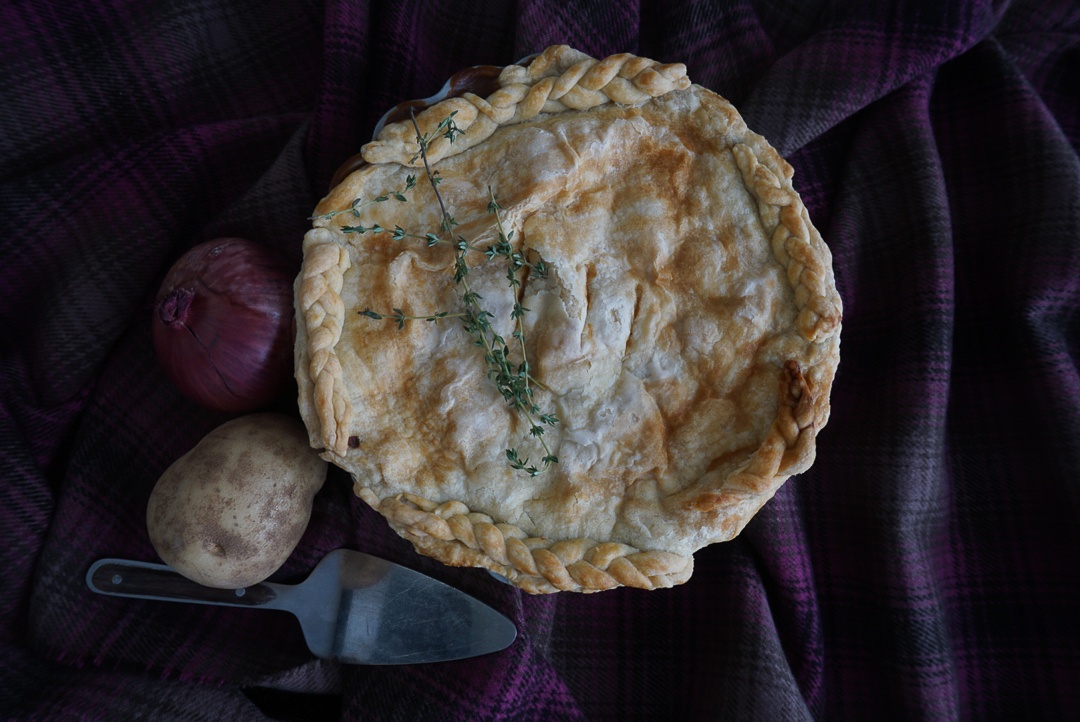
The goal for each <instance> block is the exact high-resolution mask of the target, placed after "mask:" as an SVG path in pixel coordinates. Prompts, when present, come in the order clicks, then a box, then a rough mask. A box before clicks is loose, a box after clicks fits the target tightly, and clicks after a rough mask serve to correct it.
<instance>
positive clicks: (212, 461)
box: [146, 413, 327, 589]
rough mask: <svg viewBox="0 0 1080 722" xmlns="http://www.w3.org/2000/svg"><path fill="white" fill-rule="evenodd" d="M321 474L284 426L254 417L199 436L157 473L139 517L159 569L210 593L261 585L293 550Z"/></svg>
mask: <svg viewBox="0 0 1080 722" xmlns="http://www.w3.org/2000/svg"><path fill="white" fill-rule="evenodd" d="M326 469H327V464H326V462H325V461H323V460H322V459H321V458H319V456H318V454H316V452H315V451H314V450H313V449H312V448H311V447H310V445H309V444H308V435H307V430H306V429H305V428H304V426H303V425H302V424H301V423H300V422H299V421H297V420H296V419H293V418H292V417H289V416H286V415H284V414H278V413H258V414H250V415H248V416H242V417H240V418H237V419H233V420H232V421H229V422H227V423H225V424H222V425H221V426H219V427H218V428H216V429H214V430H213V431H211V432H210V433H209V434H207V435H206V436H205V437H204V438H203V439H202V441H200V442H199V443H198V444H197V445H196V446H195V448H193V449H192V450H191V451H189V452H188V453H186V454H185V455H184V456H182V457H180V458H179V459H177V460H176V462H175V463H173V465H172V466H170V467H169V468H168V469H166V470H165V473H164V474H162V476H161V478H160V479H159V480H158V482H157V484H155V486H154V490H153V491H152V492H151V494H150V501H149V504H148V505H147V510H146V526H147V529H148V531H149V532H150V542H151V543H152V544H153V545H154V549H155V550H157V553H158V554H159V555H160V556H161V559H162V561H164V562H165V563H166V564H168V565H169V566H171V567H172V568H173V569H175V570H176V571H178V572H180V573H181V574H183V575H184V576H186V577H188V578H189V579H192V580H193V581H196V582H199V583H200V584H204V585H206V586H209V587H221V588H226V589H238V588H240V587H247V586H250V585H252V584H255V583H257V582H260V581H262V580H264V579H266V578H267V577H268V576H270V575H271V574H273V573H274V572H275V571H276V570H277V569H278V568H280V567H281V565H282V564H284V563H285V560H286V559H288V558H289V555H290V554H291V553H292V551H293V549H295V548H296V545H297V543H298V542H299V541H300V537H301V536H303V534H304V530H305V529H306V528H307V525H308V521H309V520H310V519H311V504H312V500H313V499H314V497H315V493H316V492H318V491H319V489H320V488H321V487H322V485H323V483H324V482H325V480H326Z"/></svg>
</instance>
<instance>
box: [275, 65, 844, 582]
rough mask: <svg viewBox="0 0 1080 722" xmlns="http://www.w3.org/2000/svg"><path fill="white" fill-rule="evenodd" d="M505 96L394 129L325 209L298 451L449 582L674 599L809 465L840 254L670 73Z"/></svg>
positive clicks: (308, 303) (830, 370) (556, 81)
mask: <svg viewBox="0 0 1080 722" xmlns="http://www.w3.org/2000/svg"><path fill="white" fill-rule="evenodd" d="M495 85H496V86H497V87H496V89H495V90H493V91H492V92H491V93H489V94H486V97H480V95H477V94H475V93H465V94H464V95H462V96H460V97H453V98H447V99H444V100H442V101H440V102H437V103H435V104H433V105H430V106H429V107H427V108H426V109H422V110H420V111H419V112H416V111H414V113H413V116H412V117H405V118H403V119H400V120H397V121H395V122H390V123H387V124H386V125H385V126H384V127H383V128H382V129H381V131H380V132H379V135H378V137H377V138H376V139H375V140H373V141H372V142H370V143H368V144H367V145H365V146H364V147H363V149H362V156H363V159H364V161H366V163H365V164H364V165H362V166H361V167H359V168H358V169H357V170H355V171H353V172H352V173H350V174H349V175H348V176H347V177H345V178H344V180H343V181H342V182H341V183H339V184H338V185H337V186H336V187H335V188H333V189H332V191H331V192H330V193H329V195H328V196H327V197H326V198H325V199H323V200H322V202H321V203H320V204H319V206H318V208H317V209H316V210H315V214H314V218H315V220H314V224H313V228H312V229H311V230H310V231H309V232H308V233H307V235H306V236H305V239H304V265H303V270H302V272H301V274H300V276H299V277H298V279H297V286H296V293H297V314H298V323H297V346H296V375H297V380H298V382H299V389H300V407H301V412H302V414H303V417H304V420H305V422H306V424H307V427H308V429H309V431H310V436H311V443H312V445H313V446H315V447H316V448H319V449H321V450H322V454H323V456H324V457H325V458H326V459H327V460H328V461H330V462H332V463H334V464H337V465H338V466H341V467H342V468H344V469H346V470H348V471H349V472H350V474H351V475H352V477H353V478H354V480H355V491H356V493H357V494H358V495H359V496H360V497H361V498H362V499H363V500H364V501H366V502H367V503H368V504H370V505H371V506H372V507H373V508H375V509H377V510H378V511H379V512H381V513H382V514H383V515H384V516H385V517H386V519H387V520H388V521H389V524H390V525H391V526H392V527H393V528H394V529H395V530H396V531H397V532H398V533H399V534H401V535H402V536H403V537H405V538H406V539H408V540H410V541H411V542H412V543H413V544H414V545H415V547H416V549H418V550H419V551H420V552H422V553H424V554H427V555H430V556H432V557H435V558H436V559H439V560H441V561H443V562H445V563H447V564H451V565H459V566H461V565H469V566H478V567H485V568H487V569H489V570H492V571H494V572H497V573H498V574H501V575H503V576H504V577H506V579H507V580H509V581H510V582H511V583H512V584H515V585H517V586H519V587H521V588H523V589H525V590H527V591H529V592H533V593H545V592H554V591H559V590H573V591H597V590H602V589H609V588H613V587H617V586H622V585H626V586H632V587H639V588H645V589H652V588H656V587H669V586H672V585H675V584H679V583H682V582H684V581H686V580H687V579H688V578H689V576H690V574H691V572H692V570H693V553H694V552H695V551H696V550H698V549H700V548H701V547H703V546H705V545H708V544H712V543H714V542H720V541H725V540H729V539H731V538H732V537H734V536H736V535H737V534H738V533H739V532H740V531H741V530H742V528H743V526H744V525H745V524H746V523H747V522H748V521H749V519H750V518H751V517H752V516H753V515H754V514H755V513H756V512H757V511H758V509H760V508H761V506H762V505H763V504H764V503H765V502H766V501H767V500H768V499H769V498H771V497H772V495H773V494H774V493H775V491H776V490H777V488H778V487H779V486H780V485H781V484H782V483H783V482H784V481H785V480H786V479H787V478H788V477H790V476H791V475H792V474H797V473H800V472H802V471H804V470H806V469H807V468H808V467H809V466H810V464H811V463H812V461H813V459H814V452H815V439H816V436H817V434H818V432H819V431H821V429H822V427H824V425H825V423H826V421H827V420H828V417H829V392H830V388H831V385H832V381H833V377H834V374H835V371H836V367H837V363H838V362H839V344H840V321H841V303H840V298H839V296H838V294H837V291H836V287H835V282H834V279H833V273H832V261H831V256H830V253H829V250H828V248H827V247H826V246H825V244H824V243H823V242H822V240H821V237H820V236H819V234H818V232H817V231H816V230H815V229H814V227H813V225H811V223H810V219H809V217H808V215H807V212H806V209H805V207H804V206H803V204H802V202H801V200H800V198H799V195H798V194H797V193H796V192H795V190H794V189H793V187H792V182H791V179H792V169H791V167H790V166H789V165H788V164H787V163H786V162H785V161H784V160H782V159H781V158H780V157H779V155H778V154H777V153H776V152H775V151H774V150H773V148H772V147H770V146H769V145H768V143H766V141H765V140H764V139H763V138H762V137H760V136H759V135H756V134H755V133H753V132H751V131H750V130H748V129H747V127H746V125H745V123H744V122H743V120H742V118H741V117H740V116H739V114H738V112H737V111H736V110H735V108H734V107H732V106H731V104H730V103H728V102H727V101H726V100H724V99H723V98H722V97H720V96H718V95H716V94H715V93H713V92H710V91H709V90H706V89H705V88H702V87H700V86H697V85H693V84H691V83H690V81H689V80H688V79H687V77H686V68H685V66H683V65H681V64H660V63H657V62H655V61H653V60H649V59H646V58H640V57H635V56H633V55H628V54H622V55H615V56H612V57H608V58H605V59H603V60H599V61H598V60H595V59H593V58H591V57H589V56H587V55H585V54H583V53H580V52H578V51H576V50H573V49H571V48H568V47H566V46H557V47H551V48H548V49H547V50H545V51H544V52H543V53H541V54H539V55H538V56H536V57H535V58H533V59H532V60H531V62H529V63H528V64H524V63H523V64H520V65H511V66H508V67H506V68H504V69H502V71H501V72H500V73H498V75H497V83H496V84H495ZM413 118H415V123H414V120H413ZM448 119H449V120H448ZM448 131H449V132H448ZM459 131H460V132H459ZM421 138H424V145H423V148H422V147H421V144H420V142H419V141H420V139H421ZM422 151H423V152H422ZM425 161H426V162H427V164H428V167H427V168H425ZM432 178H433V179H434V180H435V181H436V183H437V186H436V185H435V184H433V183H432V182H431V179H432ZM436 189H437V193H436ZM493 199H496V201H497V207H494V206H490V205H489V204H491V202H492V200H493ZM444 209H445V210H444ZM448 216H449V217H452V219H453V222H452V223H450V222H447V220H446V219H447V217H448ZM446 228H449V232H447V230H446ZM500 234H501V237H500ZM463 249H464V250H463ZM491 249H502V251H505V252H506V253H504V254H500V253H499V252H495V251H493V250H491ZM508 249H509V250H508ZM484 251H488V252H487V253H485V252H484ZM508 253H514V254H518V255H515V256H513V257H514V258H517V259H519V266H520V267H519V268H516V269H515V268H514V267H511V266H508V260H509V259H508V258H507V255H506V254H508ZM462 262H463V263H464V264H465V266H466V267H467V275H466V276H465V277H464V283H463V282H462V280H463V279H461V278H458V279H457V280H455V271H456V270H460V265H461V263H462ZM510 275H513V276H514V277H515V278H517V279H518V285H516V286H511V283H510ZM467 293H474V294H478V296H479V299H480V300H478V301H477V299H476V297H473V301H474V302H475V303H476V304H478V306H476V307H479V306H482V308H483V310H484V312H486V313H490V314H491V315H490V316H488V317H487V318H489V319H490V321H489V322H490V326H491V329H492V332H494V333H497V334H498V335H499V336H500V337H501V339H502V340H503V341H505V347H506V354H507V359H508V364H509V365H508V367H509V368H511V370H513V371H517V372H519V374H518V383H519V384H520V383H521V381H522V380H524V382H525V383H527V385H528V388H529V391H528V392H527V393H528V394H531V395H529V396H528V398H529V399H530V400H531V401H532V402H533V403H534V404H535V408H533V409H532V412H533V413H532V414H529V413H525V412H523V411H522V410H521V409H520V408H516V407H515V406H514V405H513V404H512V403H511V402H512V401H513V398H514V397H513V395H507V394H504V393H503V391H502V390H500V386H499V384H498V383H497V378H496V377H497V373H496V372H493V371H491V369H492V368H493V367H492V366H491V365H490V363H489V361H490V359H485V356H486V354H487V353H488V351H486V350H485V348H483V346H482V345H478V343H480V344H482V343H483V340H482V339H481V338H480V336H478V335H477V334H478V332H477V331H476V328H475V323H473V325H472V326H471V327H470V328H466V326H467V325H468V324H469V322H470V317H468V316H466V317H464V318H463V317H462V316H461V314H465V313H466V312H467V311H468V308H469V305H468V303H466V300H467V299H466V298H465V294H467ZM515 310H517V311H519V313H515ZM440 314H445V316H442V315H440ZM522 314H523V315H522ZM516 316H520V318H516ZM476 317H477V314H476V313H475V312H474V314H473V316H472V317H471V320H473V321H475V318H476ZM426 319H427V320H426ZM519 321H520V326H519V325H518V324H519ZM517 332H520V338H521V339H524V344H523V345H524V347H525V358H527V359H528V369H527V374H525V376H524V377H523V376H522V375H521V374H520V368H521V366H520V364H521V361H522V356H521V354H520V346H521V345H522V344H520V343H519V336H518V335H516V333H517ZM484 338H490V337H489V336H485V337H484ZM495 350H496V351H498V350H499V348H498V344H497V343H496V349H495ZM517 388H518V391H520V389H521V386H520V385H519V386H518V387H517ZM508 398H509V399H510V402H508V400H507V399H508ZM541 417H544V419H546V420H545V421H544V422H541V421H540V420H539V419H540V418H541ZM534 427H539V428H541V429H543V431H544V433H543V435H542V436H535V435H533V433H532V430H533V428H534ZM545 445H546V446H545ZM508 449H512V450H514V451H516V453H517V457H518V459H519V460H520V461H521V462H523V463H521V464H518V465H517V466H525V467H526V468H527V467H530V466H533V467H536V468H537V473H536V474H535V475H530V473H528V471H527V470H523V469H520V468H514V466H515V465H514V464H512V463H511V460H510V459H508V453H507V450H508ZM549 456H551V457H556V458H557V462H552V461H551V460H550V459H549V460H548V461H547V462H543V463H542V461H541V460H542V459H544V458H545V457H549ZM526 457H528V458H529V459H530V460H531V461H528V462H525V458H526ZM545 466H546V467H547V468H544V467H545Z"/></svg>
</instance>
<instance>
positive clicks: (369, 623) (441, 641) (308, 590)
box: [86, 549, 517, 664]
mask: <svg viewBox="0 0 1080 722" xmlns="http://www.w3.org/2000/svg"><path fill="white" fill-rule="evenodd" d="M86 584H87V586H88V587H90V589H91V590H92V591H94V592H97V593H99V594H106V595H109V596H114V597H131V598H135V599H154V600H160V601H167V602H194V603H196V604H215V605H220V606H224V607H250V608H254V609H278V610H284V611H288V612H291V613H292V614H294V615H295V616H296V618H297V619H299V620H300V627H301V629H303V632H304V639H305V640H306V641H307V645H308V647H309V648H310V649H311V652H312V653H313V654H314V655H316V656H317V657H323V658H325V659H333V660H337V661H340V662H346V663H349V664H417V663H422V662H444V661H449V660H453V659H464V658H466V657H475V656H477V655H481V654H488V653H491V652H497V651H499V650H501V649H505V648H506V647H508V646H510V644H511V643H513V641H514V639H515V638H516V637H517V628H516V627H515V626H514V624H513V622H511V621H510V620H509V619H507V618H506V617H505V616H503V615H502V614H500V613H498V612H496V611H495V610H494V609H492V608H491V607H489V606H488V605H486V604H484V603H482V602H480V601H477V600H476V599H473V598H472V597H470V596H469V595H468V594H465V593H464V592H462V591H460V590H458V589H455V588H454V587H451V586H449V585H447V584H444V583H442V582H440V581H438V580H437V579H433V578H431V577H429V576H426V575H424V574H421V573H420V572H417V571H414V570H412V569H409V568H407V567H403V566H401V565H399V564H394V563H392V562H388V561H386V560H384V559H379V558H378V557H373V556H371V555H370V554H364V553H363V552H358V551H353V550H351V549H337V550H335V551H332V552H330V553H329V554H327V555H326V557H324V558H323V560H322V561H320V562H319V564H318V566H316V567H315V569H314V570H313V571H312V572H311V574H310V575H309V576H308V578H307V579H306V580H305V581H303V582H301V583H300V584H296V585H288V584H275V583H272V582H261V583H259V584H255V585H253V586H250V587H247V588H244V589H216V588H213V587H206V586H203V585H201V584H198V583H196V582H193V581H191V580H189V579H187V578H186V577H184V576H181V575H180V574H179V573H178V572H176V571H174V570H173V569H172V568H171V567H168V566H166V565H164V564H152V563H149V562H137V561H127V560H124V559H101V560H99V561H97V562H95V563H94V564H93V566H91V567H90V570H89V571H88V572H87V573H86Z"/></svg>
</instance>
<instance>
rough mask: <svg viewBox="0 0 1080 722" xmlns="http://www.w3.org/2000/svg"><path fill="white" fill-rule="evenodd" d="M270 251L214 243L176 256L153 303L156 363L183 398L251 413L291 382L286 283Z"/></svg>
mask: <svg viewBox="0 0 1080 722" xmlns="http://www.w3.org/2000/svg"><path fill="white" fill-rule="evenodd" d="M295 276H296V269H294V268H293V267H292V264H290V263H289V262H288V260H287V259H285V257H284V256H282V255H280V254H279V253H277V252H276V251H274V250H272V249H270V248H267V247H266V246H262V245H259V244H257V243H255V242H253V241H249V240H246V239H243V238H218V239H215V240H212V241H207V242H206V243H201V244H199V245H197V246H195V247H194V248H192V249H191V250H189V251H188V252H187V253H185V254H184V255H183V256H181V257H180V258H179V259H178V260H177V261H176V263H175V264H174V265H173V267H172V268H171V269H170V270H169V272H168V274H166V276H165V279H164V281H163V282H162V284H161V288H160V290H159V291H158V294H157V297H156V299H155V302H154V312H153V319H152V324H151V336H152V338H153V343H154V353H155V355H156V356H157V359H158V363H159V365H160V366H161V368H162V370H163V371H164V372H165V375H166V377H168V379H169V381H171V382H172V383H173V385H175V386H176V388H177V389H179V390H180V391H181V392H182V393H183V394H184V395H185V396H187V397H189V398H191V399H192V400H194V401H195V402H197V403H198V404H200V405H201V406H204V407H206V408H208V409H213V410H215V411H224V412H230V413H241V412H248V411H254V410H256V409H259V408H262V407H265V406H267V405H268V404H270V403H272V402H273V401H275V400H276V399H277V398H278V397H279V396H281V395H282V393H283V392H284V391H285V390H286V388H287V387H288V385H289V384H290V382H291V381H292V378H293V340H294V335H295V333H294V332H295V318H294V314H293V280H294V278H295Z"/></svg>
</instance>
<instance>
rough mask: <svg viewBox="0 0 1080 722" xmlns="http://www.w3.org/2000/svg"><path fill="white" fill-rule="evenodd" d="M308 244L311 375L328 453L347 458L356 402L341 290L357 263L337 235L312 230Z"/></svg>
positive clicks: (300, 296) (306, 313)
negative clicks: (341, 352)
mask: <svg viewBox="0 0 1080 722" xmlns="http://www.w3.org/2000/svg"><path fill="white" fill-rule="evenodd" d="M305 240H306V241H307V242H312V241H313V243H310V245H308V246H307V247H306V248H305V250H304V267H303V269H302V270H301V272H300V278H299V281H298V287H299V291H298V293H297V304H298V307H299V310H300V313H301V314H303V317H304V329H305V331H306V332H307V337H308V338H307V354H308V368H307V372H308V377H309V378H310V379H311V382H312V384H313V386H314V389H313V391H312V397H313V399H314V402H315V409H316V413H317V414H318V417H319V426H320V429H321V435H322V438H323V442H324V443H325V444H326V446H327V449H328V450H330V451H332V452H334V453H335V454H337V455H338V456H344V455H345V451H346V449H347V448H348V443H349V441H348V435H347V434H346V433H343V431H344V429H345V428H346V427H347V425H348V423H349V422H350V421H351V420H352V402H351V401H350V399H349V394H348V389H347V388H346V385H345V382H344V373H343V372H342V369H341V361H340V360H339V359H338V357H337V352H336V351H335V350H334V347H335V346H337V342H338V340H339V339H340V338H341V330H342V328H343V326H344V324H345V303H344V301H342V300H341V286H342V283H343V279H344V275H345V271H346V270H348V268H349V266H350V265H351V261H350V260H349V252H348V250H346V249H345V248H343V247H341V246H339V245H338V244H337V243H335V242H333V234H331V233H330V232H329V231H327V230H325V229H321V228H315V229H312V230H311V231H308V235H307V238H306V239H305Z"/></svg>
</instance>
